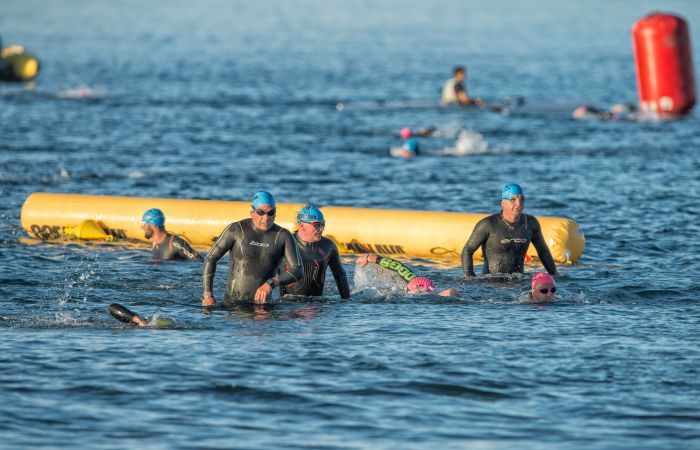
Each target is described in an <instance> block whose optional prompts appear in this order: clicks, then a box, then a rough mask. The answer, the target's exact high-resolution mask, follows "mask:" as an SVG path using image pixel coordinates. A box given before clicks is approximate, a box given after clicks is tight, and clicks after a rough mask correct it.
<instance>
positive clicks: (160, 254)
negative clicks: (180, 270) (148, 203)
mask: <svg viewBox="0 0 700 450" xmlns="http://www.w3.org/2000/svg"><path fill="white" fill-rule="evenodd" d="M141 221H142V222H141V229H143V234H144V237H145V238H146V239H152V240H153V259H161V260H166V259H177V260H185V261H193V260H201V259H202V257H201V256H200V255H199V253H198V252H197V251H196V250H194V249H193V248H192V246H191V245H190V244H189V243H188V242H187V241H186V240H184V239H183V238H181V237H180V236H177V235H174V234H171V233H168V232H167V231H165V215H163V211H161V210H160V209H157V208H151V209H149V210H148V211H146V212H145V213H144V214H143V217H142V218H141Z"/></svg>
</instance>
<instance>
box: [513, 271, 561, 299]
mask: <svg viewBox="0 0 700 450" xmlns="http://www.w3.org/2000/svg"><path fill="white" fill-rule="evenodd" d="M556 292H557V286H556V284H555V283H554V278H552V276H551V275H549V274H548V273H544V272H540V273H536V274H534V275H533V276H532V288H531V289H530V290H529V291H527V292H523V293H522V295H521V296H520V301H521V302H523V303H545V302H552V301H554V294H555V293H556Z"/></svg>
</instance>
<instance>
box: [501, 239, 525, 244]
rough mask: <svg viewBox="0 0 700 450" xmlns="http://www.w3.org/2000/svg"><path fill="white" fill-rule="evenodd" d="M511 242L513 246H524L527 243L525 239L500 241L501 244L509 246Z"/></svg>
mask: <svg viewBox="0 0 700 450" xmlns="http://www.w3.org/2000/svg"><path fill="white" fill-rule="evenodd" d="M511 242H513V243H515V244H524V243H526V242H527V239H523V238H511V239H501V244H509V243H511Z"/></svg>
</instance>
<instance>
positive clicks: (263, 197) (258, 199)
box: [252, 191, 277, 209]
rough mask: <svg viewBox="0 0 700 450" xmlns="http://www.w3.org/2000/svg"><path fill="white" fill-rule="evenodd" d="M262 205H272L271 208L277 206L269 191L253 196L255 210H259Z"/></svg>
mask: <svg viewBox="0 0 700 450" xmlns="http://www.w3.org/2000/svg"><path fill="white" fill-rule="evenodd" d="M261 205H270V206H271V207H273V208H274V207H275V206H277V203H276V202H275V198H274V197H273V196H272V194H270V193H269V192H267V191H259V192H256V193H255V195H254V196H253V204H252V206H253V209H257V208H258V207H260V206H261Z"/></svg>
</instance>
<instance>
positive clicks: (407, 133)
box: [399, 127, 413, 139]
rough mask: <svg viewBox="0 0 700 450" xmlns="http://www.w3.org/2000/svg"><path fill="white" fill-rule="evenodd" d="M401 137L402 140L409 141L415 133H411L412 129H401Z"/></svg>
mask: <svg viewBox="0 0 700 450" xmlns="http://www.w3.org/2000/svg"><path fill="white" fill-rule="evenodd" d="M399 135H400V136H401V139H408V138H410V137H411V136H413V132H412V131H411V129H410V128H408V127H406V128H402V129H401V132H400V133H399Z"/></svg>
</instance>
